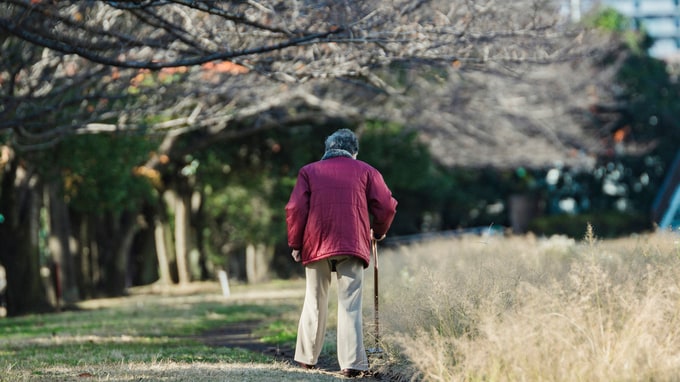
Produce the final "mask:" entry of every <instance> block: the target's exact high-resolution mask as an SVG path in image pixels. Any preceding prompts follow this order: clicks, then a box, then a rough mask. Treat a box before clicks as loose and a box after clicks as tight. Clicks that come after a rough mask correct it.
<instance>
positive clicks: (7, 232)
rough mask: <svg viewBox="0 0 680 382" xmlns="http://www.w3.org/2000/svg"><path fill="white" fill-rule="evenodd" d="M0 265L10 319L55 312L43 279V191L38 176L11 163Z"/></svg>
mask: <svg viewBox="0 0 680 382" xmlns="http://www.w3.org/2000/svg"><path fill="white" fill-rule="evenodd" d="M0 189H1V190H2V192H1V193H0V212H1V213H2V214H3V216H4V217H5V221H4V222H3V223H1V224H0V248H2V251H0V263H2V265H3V266H4V267H5V271H6V273H7V290H6V302H7V315H8V316H18V315H22V314H28V313H36V312H44V311H49V310H52V307H51V306H50V304H49V302H48V299H47V293H46V290H45V288H44V285H43V283H42V278H41V276H40V252H39V246H38V240H39V239H38V233H39V230H40V207H41V205H40V192H39V191H40V190H39V182H38V177H37V175H36V174H34V173H32V172H31V171H30V170H29V169H27V168H25V167H23V166H20V165H19V164H18V163H17V161H12V162H11V163H10V164H9V165H8V168H7V171H6V172H4V173H2V186H1V188H0Z"/></svg>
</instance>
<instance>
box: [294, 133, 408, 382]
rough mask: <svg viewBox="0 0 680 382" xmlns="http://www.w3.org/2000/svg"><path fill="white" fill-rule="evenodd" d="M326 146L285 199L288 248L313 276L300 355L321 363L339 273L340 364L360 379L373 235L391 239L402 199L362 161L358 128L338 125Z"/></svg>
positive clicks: (305, 361)
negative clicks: (365, 293) (330, 301)
mask: <svg viewBox="0 0 680 382" xmlns="http://www.w3.org/2000/svg"><path fill="white" fill-rule="evenodd" d="M325 144H326V151H325V153H324V155H323V157H322V158H321V160H320V161H317V162H313V163H310V164H308V165H306V166H304V167H302V169H300V172H299V174H298V178H297V182H296V184H295V188H294V189H293V192H292V193H291V195H290V200H289V201H288V204H286V223H287V225H288V246H289V247H290V248H291V249H292V256H293V258H294V259H295V261H297V262H300V261H301V262H302V264H303V265H304V266H305V277H306V291H305V300H304V304H303V307H302V314H301V316H300V323H299V326H298V334H297V344H296V347H295V361H297V362H298V363H299V364H300V365H301V366H302V367H304V368H314V367H315V366H316V363H317V361H318V359H319V355H320V354H321V348H322V346H323V342H324V336H325V332H326V320H327V314H328V289H329V286H330V283H331V278H332V275H333V273H335V277H336V279H337V287H338V288H337V289H338V324H337V353H338V363H339V364H340V369H341V372H342V374H343V375H344V376H346V377H356V376H359V375H361V374H362V373H364V372H365V371H367V370H368V358H367V356H366V349H365V347H364V342H363V330H362V325H363V324H362V287H363V279H364V268H366V267H368V264H369V261H370V241H371V239H376V240H382V239H383V238H384V237H385V234H386V233H387V230H388V229H389V227H390V225H391V224H392V220H393V219H394V215H395V213H396V207H397V201H396V200H395V199H394V198H393V197H392V193H391V192H390V190H389V188H388V187H387V185H386V184H385V181H384V180H383V177H382V175H381V174H380V173H379V172H378V170H376V169H375V168H373V167H371V166H370V165H368V164H367V163H365V162H362V161H360V160H356V157H357V153H358V152H359V142H358V140H357V137H356V136H355V135H354V133H353V132H352V131H351V130H348V129H340V130H338V131H336V132H335V133H333V134H332V135H330V136H329V137H328V138H327V139H326V142H325ZM371 216H372V218H373V219H372V220H371ZM371 235H374V237H372V236H371Z"/></svg>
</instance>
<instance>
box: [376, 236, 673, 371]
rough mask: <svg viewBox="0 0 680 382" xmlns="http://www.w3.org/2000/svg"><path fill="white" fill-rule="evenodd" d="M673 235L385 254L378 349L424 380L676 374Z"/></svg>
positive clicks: (477, 240)
mask: <svg viewBox="0 0 680 382" xmlns="http://www.w3.org/2000/svg"><path fill="white" fill-rule="evenodd" d="M679 239H680V235H678V234H676V233H669V232H666V233H655V234H650V235H644V236H637V237H633V238H627V239H619V240H611V241H599V240H597V239H596V238H595V236H594V235H593V233H592V232H590V233H589V234H587V235H586V238H584V239H583V240H582V241H574V240H571V239H568V238H564V237H553V238H550V239H540V238H535V237H530V236H529V237H510V238H506V237H493V236H492V237H463V238H459V239H452V240H441V241H437V242H429V243H427V244H421V245H412V246H408V247H401V248H397V249H392V250H382V251H381V253H380V255H381V258H380V259H381V261H380V276H381V278H380V284H381V285H380V290H381V305H380V307H381V310H380V312H381V314H380V317H381V325H382V327H383V329H382V336H383V339H384V346H386V347H388V348H389V347H390V346H392V347H393V348H394V349H395V350H398V351H395V352H394V353H395V354H397V353H401V354H403V355H405V356H406V358H407V362H406V363H407V364H411V365H413V368H414V370H413V378H414V379H424V380H427V381H539V380H540V381H624V380H625V381H628V380H635V381H641V380H647V381H652V380H654V381H671V380H677V379H678V378H679V377H678V376H679V375H680V281H679V278H678V276H679V275H680V244H679V243H678V240H679ZM367 305H369V307H370V306H371V305H370V304H367Z"/></svg>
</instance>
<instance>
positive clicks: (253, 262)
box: [246, 243, 274, 284]
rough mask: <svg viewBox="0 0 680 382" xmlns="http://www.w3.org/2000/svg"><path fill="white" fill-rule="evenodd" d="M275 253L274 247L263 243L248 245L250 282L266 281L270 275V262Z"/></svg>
mask: <svg viewBox="0 0 680 382" xmlns="http://www.w3.org/2000/svg"><path fill="white" fill-rule="evenodd" d="M273 255H274V247H273V246H268V245H266V244H263V243H259V244H252V243H248V245H247V246H246V277H247V279H248V283H249V284H257V283H260V282H263V281H266V280H267V278H268V277H269V264H270V262H271V259H272V257H273Z"/></svg>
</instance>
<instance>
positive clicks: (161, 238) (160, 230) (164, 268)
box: [153, 212, 172, 285]
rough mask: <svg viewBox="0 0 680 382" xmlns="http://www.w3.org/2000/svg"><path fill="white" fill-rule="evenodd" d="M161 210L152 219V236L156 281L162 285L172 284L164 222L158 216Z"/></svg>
mask: <svg viewBox="0 0 680 382" xmlns="http://www.w3.org/2000/svg"><path fill="white" fill-rule="evenodd" d="M160 214H161V212H158V213H156V215H155V216H154V219H153V236H154V242H155V243H156V256H157V257H158V276H159V279H158V282H159V283H160V284H162V285H170V284H172V277H171V276H170V259H169V257H168V249H167V246H166V243H165V222H164V221H163V219H162V218H161V216H160Z"/></svg>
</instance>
